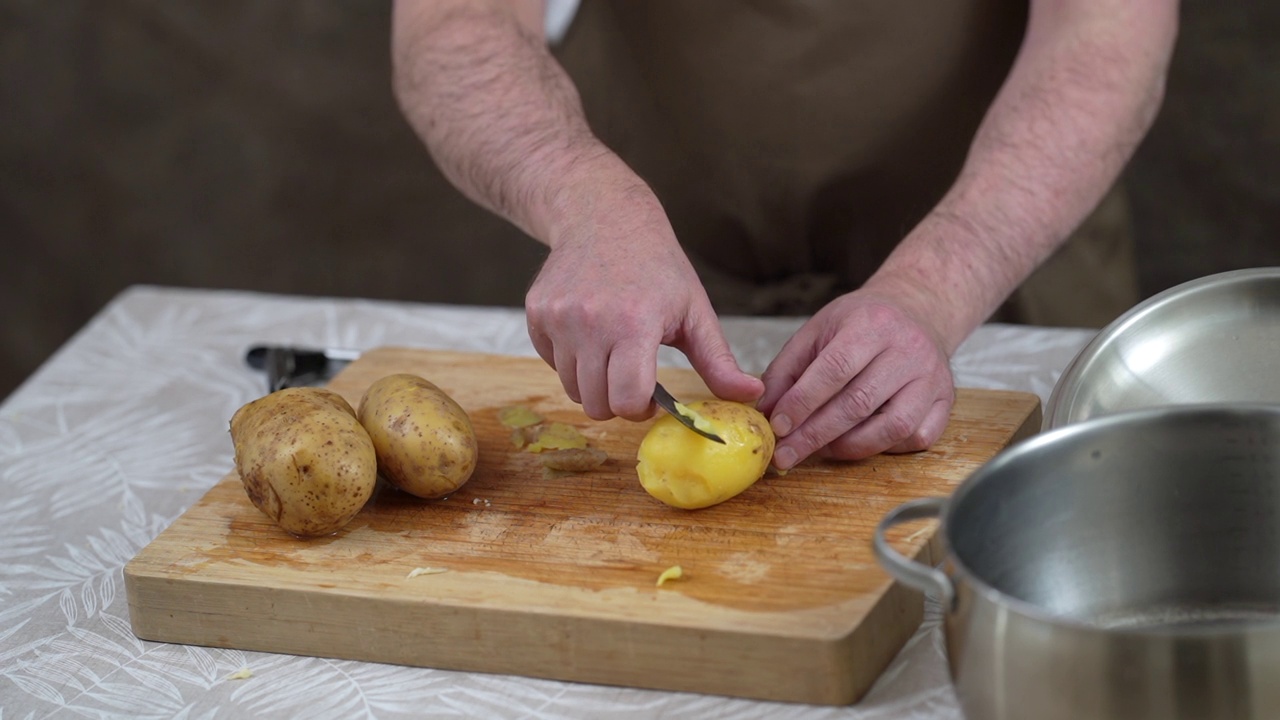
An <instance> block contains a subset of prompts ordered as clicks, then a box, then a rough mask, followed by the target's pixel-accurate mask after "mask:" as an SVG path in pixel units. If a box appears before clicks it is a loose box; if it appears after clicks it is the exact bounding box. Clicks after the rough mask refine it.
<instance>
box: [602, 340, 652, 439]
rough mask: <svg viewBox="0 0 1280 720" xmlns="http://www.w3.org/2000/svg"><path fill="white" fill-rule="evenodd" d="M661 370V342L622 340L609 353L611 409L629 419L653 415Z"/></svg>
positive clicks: (644, 418)
mask: <svg viewBox="0 0 1280 720" xmlns="http://www.w3.org/2000/svg"><path fill="white" fill-rule="evenodd" d="M657 373H658V343H657V341H656V340H652V341H648V342H635V343H619V344H618V345H617V346H615V347H614V348H613V351H612V352H611V353H609V374H608V390H609V410H610V411H611V412H612V413H613V414H614V415H617V416H618V417H624V418H626V419H628V420H637V421H638V420H647V419H649V418H650V417H653V410H654V407H653V386H654V383H655V382H656V380H657Z"/></svg>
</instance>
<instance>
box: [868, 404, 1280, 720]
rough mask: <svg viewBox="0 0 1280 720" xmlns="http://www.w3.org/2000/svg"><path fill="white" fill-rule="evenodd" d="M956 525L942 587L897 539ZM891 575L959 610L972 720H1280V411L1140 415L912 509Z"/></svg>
mask: <svg viewBox="0 0 1280 720" xmlns="http://www.w3.org/2000/svg"><path fill="white" fill-rule="evenodd" d="M923 517H939V518H940V519H941V528H940V531H939V532H940V534H941V538H942V540H943V544H944V551H945V563H944V565H943V568H942V569H938V568H934V567H932V566H930V565H923V564H920V563H918V562H914V561H912V560H908V559H907V558H906V557H904V556H903V555H900V554H898V553H897V552H896V551H895V550H893V548H892V547H890V546H889V545H888V544H887V542H886V537H887V536H886V530H887V529H888V528H889V527H891V526H893V525H895V524H898V523H900V522H903V521H905V520H908V519H912V518H923ZM875 550H876V555H877V558H878V559H879V560H880V562H881V564H882V565H883V566H884V568H885V569H886V570H887V571H888V572H889V573H891V574H892V575H893V576H894V577H896V578H897V579H898V580H900V581H901V582H903V583H905V584H908V585H911V586H913V587H916V588H918V589H921V590H923V591H925V592H928V593H931V594H934V595H935V596H937V597H939V598H940V599H941V601H942V604H943V608H944V610H945V617H944V621H945V628H946V645H947V654H948V659H949V661H950V666H951V676H952V679H953V682H954V684H955V689H956V693H957V696H958V697H959V699H960V702H961V705H962V706H963V707H964V710H965V713H966V716H967V717H971V718H992V719H994V720H1012V719H1013V718H1036V719H1037V720H1075V719H1076V718H1090V719H1091V720H1167V719H1169V718H1180V719H1182V720H1192V719H1196V720H1199V719H1201V718H1203V719H1204V720H1263V719H1264V718H1277V717H1280V407H1277V406H1272V405H1254V406H1246V405H1243V404H1233V405H1230V406H1223V405H1200V406H1194V407H1171V408H1159V409H1146V410H1135V411H1132V412H1127V413H1121V414H1117V415H1113V416H1109V417H1102V418H1095V419H1092V420H1088V421H1085V422H1081V423H1077V424H1074V425H1071V426H1069V427H1065V428H1059V429H1057V430H1053V431H1051V432H1048V433H1044V434H1041V435H1038V436H1036V437H1033V438H1031V439H1029V440H1025V441H1023V442H1022V443H1020V444H1018V445H1016V446H1014V447H1012V448H1009V449H1008V450H1006V451H1005V452H1003V453H1001V454H1000V455H999V456H997V457H996V458H994V459H993V460H991V461H990V462H988V463H987V464H985V465H983V466H982V467H981V468H979V469H978V470H977V472H975V473H974V474H973V475H971V476H970V477H969V478H968V479H966V480H965V481H964V483H962V484H961V486H960V487H959V488H958V489H957V490H956V492H955V493H954V495H953V496H952V497H950V498H928V499H923V500H917V501H913V502H911V503H907V504H905V505H902V506H900V507H898V508H897V509H895V510H893V511H891V512H890V513H889V514H888V515H886V516H885V518H884V520H883V521H882V522H881V523H880V526H879V527H878V528H877V529H876V533H875Z"/></svg>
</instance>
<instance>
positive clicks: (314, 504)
mask: <svg viewBox="0 0 1280 720" xmlns="http://www.w3.org/2000/svg"><path fill="white" fill-rule="evenodd" d="M231 442H232V444H233V445H234V446H235V453H236V458H235V462H236V471H237V472H238V473H239V474H240V480H241V482H243V483H244V489H245V493H246V494H248V496H249V500H250V502H252V503H253V504H254V506H255V507H257V508H258V509H259V510H261V511H262V512H263V513H264V514H266V516H267V517H269V518H271V519H272V520H274V521H275V522H276V524H278V525H279V526H280V527H282V528H284V529H285V530H286V531H288V532H290V533H293V534H294V535H298V536H300V537H316V536H321V535H330V534H332V533H334V532H337V531H338V530H339V529H341V528H342V527H343V526H345V525H346V524H347V523H348V522H350V521H351V519H352V518H354V517H355V516H356V514H357V513H358V512H360V510H361V508H363V507H364V505H365V503H367V502H368V501H369V498H370V497H371V496H372V495H373V489H374V486H375V485H376V484H377V479H378V475H377V459H376V456H375V453H374V449H373V441H372V440H371V439H370V438H369V434H368V433H367V432H366V431H365V429H364V427H363V426H361V425H360V423H359V421H357V420H356V414H355V411H354V410H353V409H352V408H351V405H350V404H349V403H348V402H347V401H346V400H344V399H343V398H342V396H341V395H338V394H337V393H335V392H333V391H332V390H326V389H323V388H314V387H299V388H287V389H284V390H279V391H276V392H273V393H271V394H270V395H267V396H265V397H261V398H259V399H257V400H254V401H252V402H250V403H247V404H246V405H244V406H243V407H241V408H240V409H239V410H237V411H236V412H235V414H234V415H233V416H232V417H231Z"/></svg>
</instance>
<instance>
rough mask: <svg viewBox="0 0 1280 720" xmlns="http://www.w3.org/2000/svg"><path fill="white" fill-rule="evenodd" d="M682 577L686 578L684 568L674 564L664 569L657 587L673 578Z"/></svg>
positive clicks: (678, 578)
mask: <svg viewBox="0 0 1280 720" xmlns="http://www.w3.org/2000/svg"><path fill="white" fill-rule="evenodd" d="M682 578H684V568H682V567H680V566H679V565H672V566H671V567H669V568H667V569H666V570H663V571H662V574H661V575H659V576H658V584H657V587H662V584H663V583H666V582H670V581H672V580H680V579H682Z"/></svg>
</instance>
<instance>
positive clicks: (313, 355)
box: [244, 345, 360, 393]
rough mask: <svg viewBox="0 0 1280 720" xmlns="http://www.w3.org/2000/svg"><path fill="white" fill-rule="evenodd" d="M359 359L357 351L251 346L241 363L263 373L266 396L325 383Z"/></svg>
mask: <svg viewBox="0 0 1280 720" xmlns="http://www.w3.org/2000/svg"><path fill="white" fill-rule="evenodd" d="M359 356H360V351H359V350H345V349H341V348H323V349H313V348H296V347H284V346H280V345H255V346H253V347H251V348H249V350H248V351H247V352H246V353H245V355H244V361H245V363H246V364H248V365H249V367H251V368H255V369H257V370H265V371H266V373H267V392H268V393H273V392H275V391H277V390H283V389H284V388H287V387H295V386H298V385H310V384H313V383H316V382H323V381H325V380H328V379H329V378H331V377H333V376H334V375H335V374H337V372H338V371H339V370H341V369H342V368H344V367H346V366H347V364H348V363H350V362H351V361H352V360H355V359H356V358H357V357H359Z"/></svg>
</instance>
